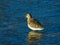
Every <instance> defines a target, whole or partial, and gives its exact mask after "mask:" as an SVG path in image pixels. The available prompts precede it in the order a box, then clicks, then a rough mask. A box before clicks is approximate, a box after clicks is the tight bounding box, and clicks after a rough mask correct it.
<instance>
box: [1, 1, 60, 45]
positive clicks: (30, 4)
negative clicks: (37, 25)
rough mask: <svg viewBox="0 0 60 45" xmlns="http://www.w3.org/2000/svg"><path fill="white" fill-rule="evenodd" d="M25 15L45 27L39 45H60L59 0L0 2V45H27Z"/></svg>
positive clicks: (27, 30) (27, 31) (27, 29)
mask: <svg viewBox="0 0 60 45" xmlns="http://www.w3.org/2000/svg"><path fill="white" fill-rule="evenodd" d="M27 13H31V15H32V16H33V18H35V19H37V20H38V21H39V22H41V24H42V25H43V26H44V27H45V29H44V30H42V31H39V32H41V33H42V34H43V35H44V36H43V38H42V39H41V40H40V45H60V0H0V45H28V44H27V40H28V33H29V32H30V31H31V30H30V29H29V28H28V27H27V22H26V18H25V15H26V14H27Z"/></svg>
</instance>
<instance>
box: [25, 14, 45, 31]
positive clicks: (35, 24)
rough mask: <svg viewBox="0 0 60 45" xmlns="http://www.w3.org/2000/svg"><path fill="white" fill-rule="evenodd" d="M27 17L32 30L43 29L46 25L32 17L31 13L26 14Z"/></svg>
mask: <svg viewBox="0 0 60 45" xmlns="http://www.w3.org/2000/svg"><path fill="white" fill-rule="evenodd" d="M26 18H27V23H28V27H29V28H30V29H31V30H43V29H44V27H43V26H42V25H41V24H40V23H38V21H36V20H35V19H34V18H32V16H31V14H29V13H28V14H26Z"/></svg>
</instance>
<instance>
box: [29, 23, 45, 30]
mask: <svg viewBox="0 0 60 45" xmlns="http://www.w3.org/2000/svg"><path fill="white" fill-rule="evenodd" d="M28 27H29V28H30V29H32V30H43V29H44V28H34V27H31V26H30V25H29V24H28Z"/></svg>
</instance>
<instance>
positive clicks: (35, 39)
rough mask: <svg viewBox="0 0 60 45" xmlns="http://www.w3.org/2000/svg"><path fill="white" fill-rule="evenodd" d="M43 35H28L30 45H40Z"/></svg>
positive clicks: (36, 33)
mask: <svg viewBox="0 0 60 45" xmlns="http://www.w3.org/2000/svg"><path fill="white" fill-rule="evenodd" d="M42 36H43V34H42V33H40V32H35V31H31V32H29V33H28V45H40V39H41V38H42Z"/></svg>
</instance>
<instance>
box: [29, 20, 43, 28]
mask: <svg viewBox="0 0 60 45" xmlns="http://www.w3.org/2000/svg"><path fill="white" fill-rule="evenodd" d="M29 25H30V26H31V27H35V28H42V25H41V24H40V23H39V22H37V21H36V20H35V19H30V21H29Z"/></svg>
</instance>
